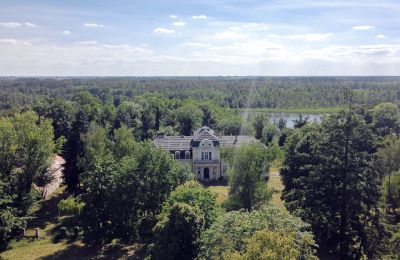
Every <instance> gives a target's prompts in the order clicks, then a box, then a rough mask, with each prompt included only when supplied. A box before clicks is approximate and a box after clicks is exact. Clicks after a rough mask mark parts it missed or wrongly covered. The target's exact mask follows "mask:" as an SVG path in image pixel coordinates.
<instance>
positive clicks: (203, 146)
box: [154, 126, 256, 182]
mask: <svg viewBox="0 0 400 260" xmlns="http://www.w3.org/2000/svg"><path fill="white" fill-rule="evenodd" d="M255 141H256V139H255V138H254V137H251V136H245V135H237V136H219V137H217V136H216V135H215V133H214V131H213V130H212V129H211V128H209V127H207V126H203V127H201V128H199V129H197V130H196V131H195V132H194V134H193V136H164V135H159V136H157V138H156V139H154V143H155V144H156V145H158V146H160V147H162V148H163V149H164V150H166V151H169V152H170V153H171V154H173V156H174V158H175V159H176V160H177V161H179V162H181V163H186V164H188V165H189V166H190V168H191V170H192V172H193V173H194V174H195V176H196V178H197V179H198V180H201V181H205V182H207V181H210V180H221V179H224V178H226V176H227V169H228V163H227V161H226V159H225V158H221V155H220V149H221V148H222V147H229V146H234V147H235V146H236V147H238V146H240V145H243V144H248V143H252V142H255Z"/></svg>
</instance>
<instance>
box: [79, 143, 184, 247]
mask: <svg viewBox="0 0 400 260" xmlns="http://www.w3.org/2000/svg"><path fill="white" fill-rule="evenodd" d="M108 141H110V140H108ZM127 149H133V150H126V151H125V153H124V155H123V157H121V154H115V155H114V154H113V153H111V152H107V153H102V152H99V153H98V155H94V157H93V159H92V160H93V162H92V165H93V167H90V168H88V170H87V171H85V172H84V173H83V175H82V177H83V189H84V191H85V192H84V193H83V194H82V200H83V202H84V203H85V207H84V210H83V217H82V219H83V221H84V223H83V226H84V230H85V237H86V239H87V241H91V242H96V241H97V242H102V241H107V240H111V239H113V238H119V239H122V240H127V241H130V240H136V239H138V238H139V237H140V235H142V234H147V233H148V232H150V231H151V229H152V227H153V225H154V224H155V217H156V215H157V214H159V213H160V211H161V206H162V203H163V202H164V201H165V200H166V198H167V197H168V195H169V193H170V192H171V191H172V190H173V189H174V188H175V187H176V186H178V185H179V184H182V183H183V182H185V181H186V180H188V178H189V176H191V175H190V173H189V172H187V170H186V169H185V168H183V167H182V166H181V165H179V164H177V163H176V162H175V161H174V159H173V158H172V156H171V155H170V154H169V153H167V152H165V151H163V150H161V148H158V147H155V146H154V144H152V143H150V142H141V143H138V145H133V146H132V147H130V148H127Z"/></svg>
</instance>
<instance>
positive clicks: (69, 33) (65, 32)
mask: <svg viewBox="0 0 400 260" xmlns="http://www.w3.org/2000/svg"><path fill="white" fill-rule="evenodd" d="M62 34H63V35H71V32H70V31H68V30H65V31H63V32H62Z"/></svg>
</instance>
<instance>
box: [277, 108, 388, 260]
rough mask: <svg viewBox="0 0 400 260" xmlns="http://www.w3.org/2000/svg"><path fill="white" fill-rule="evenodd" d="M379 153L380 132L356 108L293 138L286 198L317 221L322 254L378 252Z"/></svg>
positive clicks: (351, 255) (286, 174)
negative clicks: (376, 158) (376, 159)
mask: <svg viewBox="0 0 400 260" xmlns="http://www.w3.org/2000/svg"><path fill="white" fill-rule="evenodd" d="M375 152H376V144H375V136H374V135H373V133H372V132H371V130H370V128H369V126H368V125H367V124H366V123H365V121H364V120H363V117H361V116H360V115H357V114H355V113H354V112H353V111H348V112H344V111H343V112H340V113H338V114H335V115H331V116H329V117H327V118H325V120H324V121H323V122H322V124H321V125H309V126H305V127H302V128H300V129H298V130H297V131H295V133H294V134H293V135H292V136H291V137H290V138H289V140H288V143H287V153H286V159H285V162H284V167H283V169H282V170H281V175H282V180H283V183H284V185H285V189H284V191H283V199H284V201H285V204H286V207H287V208H288V210H289V211H291V212H293V213H294V214H296V215H298V216H301V218H302V219H303V220H305V221H306V222H308V223H310V224H311V225H312V228H313V232H314V234H315V236H316V239H317V242H318V244H319V245H320V253H321V254H327V255H331V256H333V257H339V258H343V259H352V258H356V259H357V258H360V257H361V254H365V255H367V256H369V257H373V256H374V254H375V253H376V252H377V251H376V250H375V248H374V247H376V246H377V245H379V239H380V237H381V235H382V233H381V232H379V231H380V230H381V229H382V226H381V225H380V219H379V216H380V214H379V209H378V208H377V202H378V199H379V197H380V190H379V185H380V177H379V174H378V172H377V171H376V170H375V168H374V165H373V162H374V153H375ZM376 233H377V236H375V235H372V234H376Z"/></svg>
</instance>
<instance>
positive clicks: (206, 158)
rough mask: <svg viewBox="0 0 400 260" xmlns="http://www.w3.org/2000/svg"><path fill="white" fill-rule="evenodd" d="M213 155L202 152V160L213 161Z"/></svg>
mask: <svg viewBox="0 0 400 260" xmlns="http://www.w3.org/2000/svg"><path fill="white" fill-rule="evenodd" d="M211 158H212V153H211V152H201V159H202V160H211Z"/></svg>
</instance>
